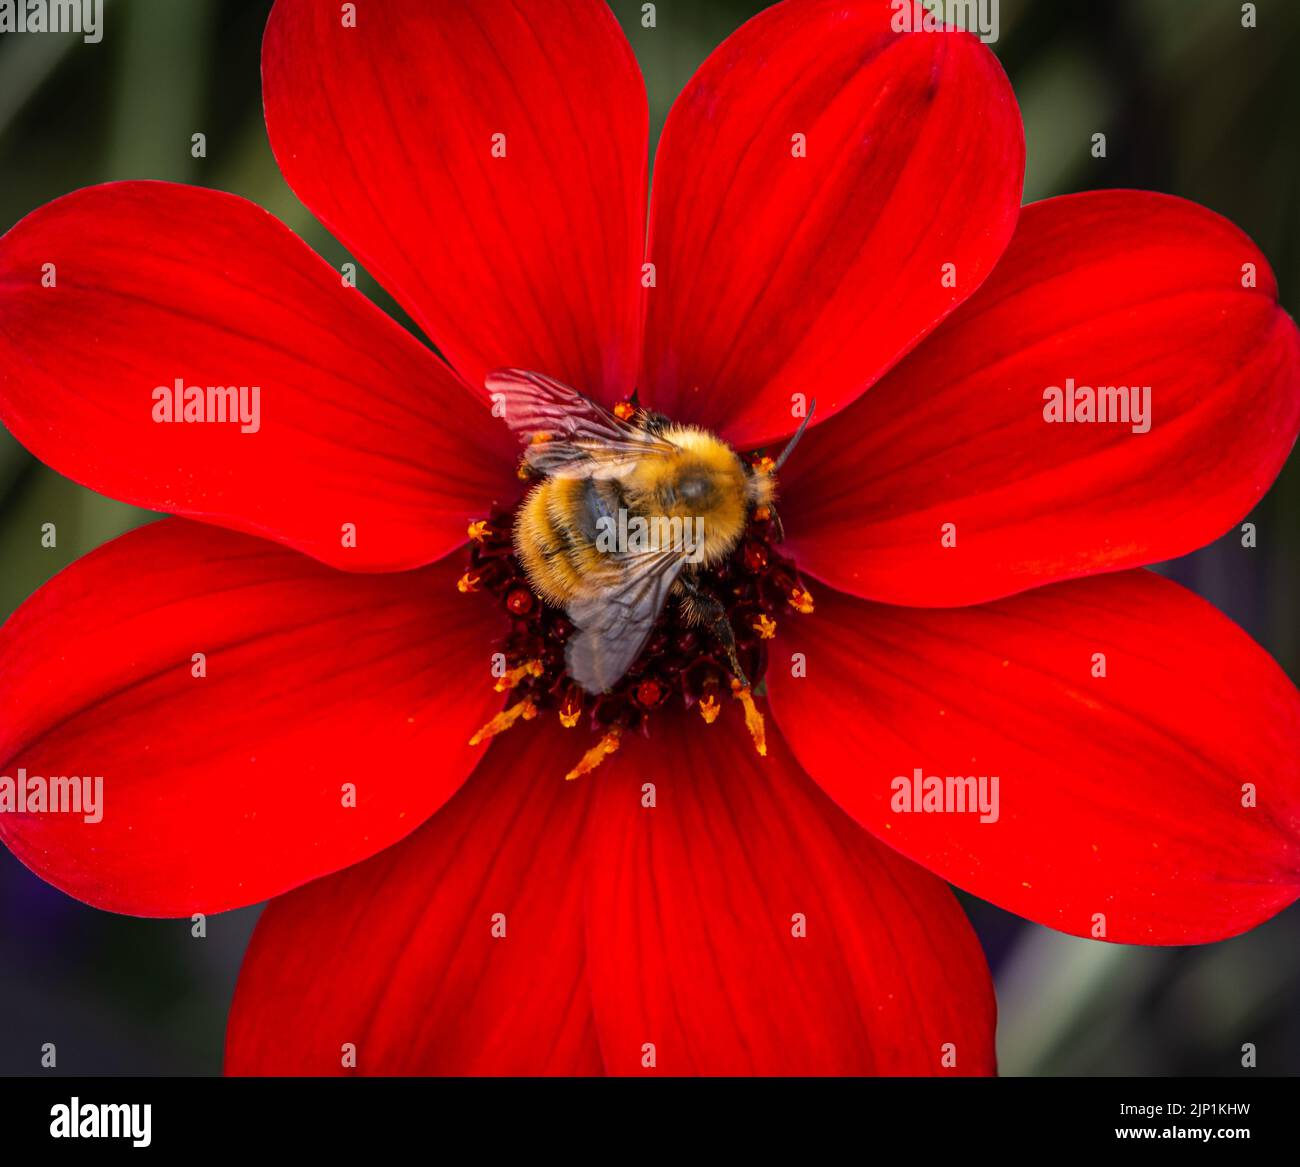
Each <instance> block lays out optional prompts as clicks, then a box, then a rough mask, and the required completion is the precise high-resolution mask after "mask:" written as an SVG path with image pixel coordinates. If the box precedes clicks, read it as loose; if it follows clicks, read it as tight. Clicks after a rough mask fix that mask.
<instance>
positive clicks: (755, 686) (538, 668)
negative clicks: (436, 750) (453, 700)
mask: <svg viewBox="0 0 1300 1167" xmlns="http://www.w3.org/2000/svg"><path fill="white" fill-rule="evenodd" d="M755 461H757V459H756V460H755ZM514 524H515V515H514V513H513V512H510V511H504V510H498V511H495V512H494V513H493V514H492V515H490V516H489V517H488V518H485V519H480V520H478V521H476V522H474V523H472V524H471V525H470V528H469V536H470V544H469V563H468V565H467V568H466V571H465V573H464V575H462V576H461V578H460V580H459V583H458V587H459V588H460V590H461V591H462V592H478V593H482V594H483V596H484V597H490V598H491V599H492V600H493V601H494V602H496V603H497V604H499V605H500V607H501V610H502V612H503V613H504V614H505V616H506V618H507V619H508V621H509V631H508V632H507V633H506V635H505V636H504V637H503V638H502V640H501V641H500V642H499V643H498V645H497V646H496V656H495V657H494V663H493V672H494V674H495V675H496V677H497V681H496V688H497V690H498V692H501V693H508V694H509V697H508V698H507V702H506V707H505V709H504V710H503V712H502V713H500V714H498V715H497V717H495V718H493V720H492V721H491V722H489V723H488V724H487V725H486V726H484V727H483V729H482V730H480V731H479V733H477V734H476V735H475V736H474V739H473V741H472V743H471V744H478V743H479V742H480V741H483V740H485V739H486V738H488V737H491V736H493V735H494V734H496V733H499V732H502V731H503V730H505V729H507V728H509V727H510V726H511V725H513V724H514V723H515V722H516V721H519V720H532V719H533V718H535V717H537V716H539V715H541V716H555V717H558V718H559V720H560V722H561V724H563V725H564V726H566V727H568V728H576V727H577V726H579V725H580V723H581V722H582V721H583V719H584V717H585V718H586V720H587V722H588V725H589V727H590V729H591V730H592V731H594V732H596V733H597V734H599V735H600V739H599V741H598V742H597V744H596V745H594V746H593V747H592V748H591V749H589V750H588V751H587V752H586V755H585V756H584V757H583V759H582V761H581V762H579V763H578V765H577V766H576V767H575V768H574V769H573V770H571V771H570V772H569V774H568V775H567V777H569V778H576V777H578V776H579V775H581V774H584V773H587V772H588V771H589V770H591V769H594V768H595V766H596V765H599V763H600V762H601V761H602V760H603V759H604V757H606V756H607V755H608V754H610V753H613V752H614V750H616V749H617V748H618V743H619V740H620V738H621V736H622V734H623V733H625V732H628V731H631V730H639V731H641V732H643V733H646V734H647V735H648V734H649V732H650V724H651V722H652V721H653V720H654V714H655V712H656V711H657V710H659V709H663V708H667V707H670V706H673V705H674V704H675V705H677V706H678V707H684V708H687V709H696V710H698V712H699V714H700V717H701V718H702V720H703V722H704V723H705V724H712V723H713V722H714V721H715V720H717V718H718V716H719V715H720V714H721V713H722V712H723V709H724V706H726V705H727V704H728V702H727V698H729V697H730V698H734V699H735V705H734V710H735V714H734V715H737V716H743V717H744V718H745V720H746V724H747V725H748V727H749V730H750V732H751V734H752V735H753V737H754V742H755V746H756V748H757V749H758V751H759V753H765V752H766V742H765V738H764V723H763V717H762V714H761V713H759V712H758V710H757V708H756V706H755V702H754V696H755V694H757V695H758V696H759V697H762V696H763V695H764V693H765V687H764V685H763V678H764V676H765V674H766V672H767V669H768V667H769V650H770V646H771V642H772V640H773V638H774V637H775V636H776V634H777V630H778V629H779V627H780V626H781V622H782V621H783V620H785V619H787V618H789V617H791V616H795V615H797V614H798V613H807V612H811V611H812V610H813V598H812V595H811V594H810V593H809V591H808V589H807V588H806V587H805V586H804V583H803V580H802V579H801V578H800V576H799V572H798V569H797V568H796V567H795V564H794V562H793V561H792V560H791V559H790V558H788V557H787V556H785V555H783V554H782V553H781V551H780V541H779V534H780V526H779V523H778V522H777V520H776V518H775V516H774V515H773V513H772V511H771V509H770V508H768V507H757V508H755V509H754V510H753V512H752V513H751V514H750V516H749V521H748V523H747V525H746V528H745V531H744V534H743V535H742V537H741V539H740V541H739V542H738V543H737V545H736V547H735V549H734V550H733V551H732V553H731V554H730V555H729V556H728V557H727V558H726V559H725V560H723V561H722V562H721V563H719V564H718V565H716V566H715V567H712V568H708V569H705V570H702V571H700V573H699V574H698V576H697V584H698V586H699V588H700V589H701V590H702V591H704V592H706V593H707V594H709V595H711V596H713V597H714V598H716V599H717V600H718V601H719V603H720V604H721V605H722V607H723V608H724V610H725V611H726V614H727V620H728V622H729V624H730V626H731V629H732V632H733V633H734V635H735V639H736V652H737V656H738V658H739V661H740V665H741V667H742V669H743V670H744V672H745V675H746V679H747V680H748V681H749V686H743V685H742V684H741V683H740V681H739V680H738V679H737V678H735V677H734V676H733V675H732V673H731V670H730V669H729V667H728V663H727V655H726V651H725V648H724V646H723V644H722V643H721V642H720V640H719V639H718V637H717V636H716V635H715V634H714V633H713V632H712V631H711V630H709V629H708V628H704V627H701V626H700V625H699V624H696V623H692V622H691V621H690V620H689V618H688V617H687V615H686V613H685V612H684V611H683V610H682V607H681V605H680V604H679V603H678V601H677V600H676V598H675V597H673V598H670V599H669V600H668V603H667V604H666V605H665V607H664V610H663V612H662V613H660V615H659V618H658V620H657V622H656V623H655V625H654V627H653V629H652V631H651V633H650V636H649V638H648V640H647V641H646V645H645V648H644V649H643V650H642V652H641V654H640V656H639V657H638V658H637V659H636V661H634V662H633V664H632V666H631V667H630V668H629V669H628V671H627V672H626V673H625V674H624V675H623V676H622V677H621V678H620V679H619V680H618V681H617V682H616V683H615V684H614V685H613V686H612V687H611V688H610V689H609V690H608V691H607V692H604V693H598V694H591V693H587V692H584V690H583V689H582V687H581V686H580V685H578V684H577V683H576V682H575V681H574V680H573V678H572V677H570V676H569V674H568V672H567V671H566V669H565V655H564V653H565V643H566V642H567V640H568V639H569V637H570V636H572V635H573V634H574V631H575V629H574V626H573V624H572V622H571V621H570V620H569V619H568V617H567V616H566V615H565V613H564V611H563V610H561V609H559V608H556V607H552V606H551V605H549V604H547V603H544V602H543V601H542V599H541V598H540V597H539V596H538V595H537V594H536V593H535V592H534V591H533V589H532V587H531V585H530V583H529V580H528V576H527V574H526V573H525V571H524V569H523V567H522V565H521V564H520V562H519V560H518V558H517V556H516V554H515V546H514V541H513V532H514Z"/></svg>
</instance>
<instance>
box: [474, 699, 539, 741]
mask: <svg viewBox="0 0 1300 1167" xmlns="http://www.w3.org/2000/svg"><path fill="white" fill-rule="evenodd" d="M536 716H537V706H536V705H534V704H533V700H532V698H531V697H525V698H524V699H523V700H522V701H518V702H516V703H515V704H514V705H512V706H510V708H509V709H503V710H502V711H501V712H500V713H498V714H497V715H496V716H495V717H494V718H493V719H492V720H491V721H489V722H488V723H487V725H485V726H484V727H483V728H482V729H480V730H479V731H478V733H476V734H475V735H474V736H473V737H472V738H470V739H469V744H470V745H472V746H476V745H478V744H479V743H480V742H483V741H486V740H487V739H488V738H490V737H496V735H497V734H499V733H504V732H505V731H506V730H508V729H509V728H510V727H511V726H512V725H514V723H515V722H516V721H518V720H519V719H520V718H521V717H522V718H523V719H524V720H525V721H532V719H533V718H534V717H536Z"/></svg>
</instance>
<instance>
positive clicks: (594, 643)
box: [486, 369, 812, 693]
mask: <svg viewBox="0 0 1300 1167" xmlns="http://www.w3.org/2000/svg"><path fill="white" fill-rule="evenodd" d="M486 384H487V389H488V391H489V393H490V394H491V396H492V399H493V401H494V402H495V403H497V404H498V406H499V407H500V408H501V410H502V411H503V413H504V417H505V420H506V423H507V424H508V425H509V426H510V428H511V430H513V431H514V432H515V433H516V434H518V435H519V436H520V438H521V440H522V441H523V442H524V443H525V445H526V448H525V451H524V468H525V469H526V470H527V471H528V473H529V474H530V475H534V476H538V477H540V478H541V481H540V482H538V483H537V484H536V485H535V486H534V487H533V488H532V490H531V491H530V492H529V494H528V496H527V497H526V498H525V500H524V502H523V505H522V506H521V507H520V508H519V512H518V515H517V518H516V521H515V528H514V546H515V553H516V555H517V557H518V559H519V561H520V563H521V564H522V565H523V568H524V571H525V572H526V573H527V576H528V580H529V582H530V584H531V585H532V587H533V589H534V590H535V591H536V592H537V593H538V594H539V595H540V596H541V597H542V598H543V599H544V600H545V601H546V602H547V603H550V604H552V605H553V606H555V607H560V608H563V609H564V610H565V612H566V614H567V616H568V618H569V620H570V621H571V622H572V623H573V625H574V629H575V631H574V634H573V635H572V636H570V638H569V640H568V641H567V643H566V645H565V663H566V667H567V669H568V673H569V675H570V677H572V678H573V680H574V681H576V682H577V683H578V684H579V685H580V686H582V688H583V689H585V690H586V691H587V692H589V693H602V692H607V691H608V690H609V689H610V688H611V687H612V686H613V685H615V684H616V683H617V682H618V681H619V679H620V678H622V677H623V675H624V674H625V673H626V672H627V670H628V669H629V668H630V667H631V666H632V664H633V663H634V662H635V661H636V658H637V657H638V656H639V655H640V653H641V650H642V649H643V648H644V647H645V643H646V640H647V639H648V638H649V636H650V632H651V629H652V628H653V627H654V624H655V621H656V620H657V619H658V617H659V614H660V613H661V612H662V611H663V609H664V605H665V604H666V603H667V602H668V599H669V597H670V596H671V597H673V598H675V599H676V600H677V601H678V602H679V603H680V604H681V605H682V608H683V614H684V616H685V617H686V619H687V620H688V622H690V623H693V624H697V625H699V626H701V627H703V628H706V629H707V630H708V631H709V632H711V633H712V634H713V635H714V636H715V637H716V638H717V640H718V642H719V644H720V645H721V647H722V650H723V653H724V654H725V656H726V658H727V661H728V665H729V667H730V668H731V671H732V672H733V673H734V674H735V676H736V679H737V681H739V683H740V684H741V685H742V686H743V687H745V688H746V689H748V681H747V679H746V677H745V674H744V672H743V670H742V669H741V666H740V662H739V660H738V659H737V655H736V638H735V634H734V632H733V630H732V628H731V625H730V623H729V622H728V619H727V615H726V611H725V609H724V608H723V606H722V604H721V603H720V602H719V600H718V599H717V598H716V597H715V596H713V595H711V594H710V593H709V592H708V591H707V590H706V588H705V587H704V586H702V579H701V577H702V576H703V575H704V574H705V573H707V571H708V570H709V569H710V568H712V567H716V566H717V565H718V564H720V563H721V562H722V561H723V560H724V559H726V558H727V556H729V555H730V554H731V553H732V551H733V550H735V548H736V545H737V544H738V543H739V541H740V538H741V535H742V534H743V533H744V530H745V526H746V524H747V523H748V521H749V516H750V513H751V511H752V510H753V509H754V508H756V507H765V508H768V510H769V511H770V512H771V514H772V516H773V519H774V520H775V510H774V508H773V502H774V499H775V496H776V479H775V475H776V472H777V471H778V470H779V469H780V468H781V465H782V464H783V463H784V462H785V459H786V458H787V457H788V456H789V454H790V451H791V450H792V449H793V448H794V446H795V443H796V442H797V441H798V440H799V438H800V436H801V435H802V434H803V432H804V429H805V428H806V427H807V425H808V422H809V421H810V420H811V418H812V410H811V409H810V410H809V412H808V416H807V417H805V418H804V421H803V423H802V424H801V425H800V427H799V430H798V432H797V433H796V434H795V435H794V437H793V438H791V439H790V441H789V443H788V444H787V445H786V448H785V450H784V451H783V452H782V454H781V456H780V458H779V459H777V460H776V461H775V462H773V461H772V460H770V459H762V460H760V461H759V463H758V464H757V465H754V466H751V465H748V464H747V463H745V462H744V461H743V460H742V459H741V458H740V456H739V455H738V454H737V453H736V451H735V450H733V449H732V448H731V447H730V446H729V445H728V444H727V443H726V442H724V441H722V439H721V438H718V437H716V436H715V435H713V434H711V433H708V432H707V431H705V430H702V429H699V428H697V427H695V426H681V425H674V424H673V423H671V422H670V421H669V420H668V419H667V418H665V417H663V416H661V415H659V414H655V413H650V412H646V411H635V412H634V411H631V410H629V415H628V416H627V417H621V416H617V415H616V414H614V413H611V412H609V411H608V410H606V409H604V408H603V407H602V406H600V405H598V404H596V402H594V401H591V400H590V399H589V398H587V397H585V396H583V395H582V394H581V393H579V392H577V390H575V389H571V388H569V387H568V386H567V385H563V384H561V383H560V382H559V381H556V380H554V379H553V378H551V377H547V376H544V375H542V374H540V373H529V372H523V371H520V370H517V369H502V370H498V371H496V372H493V373H490V374H488V377H487V381H486ZM620 412H621V410H620Z"/></svg>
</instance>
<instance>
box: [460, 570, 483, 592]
mask: <svg viewBox="0 0 1300 1167" xmlns="http://www.w3.org/2000/svg"><path fill="white" fill-rule="evenodd" d="M482 578H483V577H482V576H481V575H480V574H479V573H478V572H477V571H467V572H466V573H465V574H464V575H462V576H461V577H460V579H458V580H457V581H456V590H457V591H458V592H476V591H478V585H479V583H480V581H481V580H482Z"/></svg>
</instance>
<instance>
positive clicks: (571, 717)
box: [560, 685, 582, 729]
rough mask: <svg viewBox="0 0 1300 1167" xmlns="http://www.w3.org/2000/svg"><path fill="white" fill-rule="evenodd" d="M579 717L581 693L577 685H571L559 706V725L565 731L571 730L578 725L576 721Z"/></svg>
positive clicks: (580, 713)
mask: <svg viewBox="0 0 1300 1167" xmlns="http://www.w3.org/2000/svg"><path fill="white" fill-rule="evenodd" d="M581 716H582V691H581V690H580V689H579V688H578V686H577V685H573V686H571V687H570V689H569V691H568V692H567V693H566V694H565V695H564V703H563V704H562V705H561V706H560V724H561V725H562V726H564V728H565V729H572V728H573V727H574V726H575V725H577V724H578V719H579V718H580V717H581Z"/></svg>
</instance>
